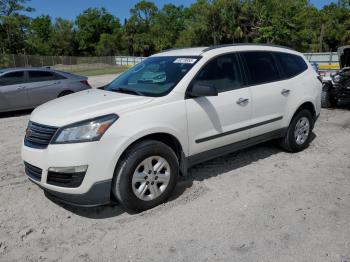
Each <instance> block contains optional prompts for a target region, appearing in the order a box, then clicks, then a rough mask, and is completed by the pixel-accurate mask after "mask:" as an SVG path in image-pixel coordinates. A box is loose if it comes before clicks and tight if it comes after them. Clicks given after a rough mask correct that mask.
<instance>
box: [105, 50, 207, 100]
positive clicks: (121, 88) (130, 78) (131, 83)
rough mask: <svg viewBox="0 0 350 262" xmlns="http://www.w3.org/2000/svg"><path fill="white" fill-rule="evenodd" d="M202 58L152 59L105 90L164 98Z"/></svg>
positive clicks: (133, 69)
mask: <svg viewBox="0 0 350 262" xmlns="http://www.w3.org/2000/svg"><path fill="white" fill-rule="evenodd" d="M199 59H200V57H173V56H171V57H170V56H164V57H150V58H147V59H145V60H144V61H142V62H141V63H139V64H137V65H136V66H134V67H132V68H131V69H129V70H128V71H126V72H125V73H123V74H121V75H120V76H119V77H118V78H116V79H115V80H114V81H113V82H112V83H110V84H109V85H107V86H106V87H105V88H104V89H105V90H108V91H115V92H122V93H129V94H135V95H144V96H164V95H166V94H168V93H169V92H170V91H171V90H172V89H173V88H174V87H175V86H176V85H177V83H178V82H179V81H180V80H181V79H182V78H183V77H184V76H185V75H186V74H187V72H188V71H189V70H190V69H191V68H192V67H193V65H194V64H195V63H197V61H198V60H199Z"/></svg>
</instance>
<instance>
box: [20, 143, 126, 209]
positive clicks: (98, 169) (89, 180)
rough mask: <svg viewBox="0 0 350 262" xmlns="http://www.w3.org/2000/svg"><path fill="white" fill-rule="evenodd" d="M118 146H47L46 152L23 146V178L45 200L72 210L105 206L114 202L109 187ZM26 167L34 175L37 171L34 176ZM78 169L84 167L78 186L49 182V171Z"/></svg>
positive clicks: (87, 144) (97, 144)
mask: <svg viewBox="0 0 350 262" xmlns="http://www.w3.org/2000/svg"><path fill="white" fill-rule="evenodd" d="M118 142H119V143H120V141H115V140H113V141H102V140H101V141H97V142H91V143H76V144H62V145H51V144H50V145H49V146H48V147H47V148H46V149H35V148H31V147H28V146H26V145H24V144H23V145H22V159H23V161H24V162H25V167H26V168H25V170H26V175H27V176H28V178H29V179H30V180H31V181H32V182H34V183H35V184H37V185H38V186H39V187H41V188H42V189H44V191H45V193H46V194H47V195H48V196H51V197H52V198H54V199H56V200H59V201H61V202H65V203H67V204H71V205H75V206H97V205H104V204H108V203H110V202H111V199H113V198H112V194H111V188H112V186H111V185H112V179H113V173H114V169H115V166H116V163H117V160H118V157H119V153H118V148H119V147H120V144H119V143H118ZM111 145H113V146H111ZM28 164H29V166H30V167H31V168H34V171H36V170H38V175H37V176H33V175H32V174H31V173H30V172H29V171H28V168H27V167H28ZM77 166H87V170H86V172H85V174H84V178H83V180H82V182H81V184H79V186H77V187H69V186H62V185H59V186H58V185H57V184H54V183H52V182H51V181H50V179H49V178H50V175H49V169H50V168H62V167H77ZM39 173H40V174H39ZM34 174H35V173H34ZM73 174H74V173H73Z"/></svg>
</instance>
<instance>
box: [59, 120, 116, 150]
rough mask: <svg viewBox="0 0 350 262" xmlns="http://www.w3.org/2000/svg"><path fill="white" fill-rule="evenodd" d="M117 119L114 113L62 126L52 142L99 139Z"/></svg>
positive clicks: (76, 141) (61, 142)
mask: <svg viewBox="0 0 350 262" xmlns="http://www.w3.org/2000/svg"><path fill="white" fill-rule="evenodd" d="M117 119H118V116H117V115H114V114H112V115H106V116H101V117H98V118H94V119H90V120H85V121H82V122H78V123H75V124H71V125H68V126H64V127H61V128H60V129H59V130H58V132H57V133H56V135H55V136H54V138H53V139H52V144H64V143H81V142H91V141H98V140H100V139H101V137H102V136H103V134H104V133H105V132H106V131H107V129H108V128H109V127H110V126H111V125H112V124H113V123H114V122H115V121H116V120H117Z"/></svg>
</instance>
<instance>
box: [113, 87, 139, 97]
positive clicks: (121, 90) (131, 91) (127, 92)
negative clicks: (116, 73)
mask: <svg viewBox="0 0 350 262" xmlns="http://www.w3.org/2000/svg"><path fill="white" fill-rule="evenodd" d="M111 91H115V92H120V93H126V94H133V95H138V96H143V94H142V93H141V92H140V91H137V90H133V89H129V88H125V87H118V88H117V89H112V90H111Z"/></svg>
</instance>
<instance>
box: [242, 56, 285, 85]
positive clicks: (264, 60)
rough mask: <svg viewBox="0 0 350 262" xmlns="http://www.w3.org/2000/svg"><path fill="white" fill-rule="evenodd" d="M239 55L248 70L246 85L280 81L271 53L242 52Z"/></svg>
mask: <svg viewBox="0 0 350 262" xmlns="http://www.w3.org/2000/svg"><path fill="white" fill-rule="evenodd" d="M241 55H242V57H243V59H244V60H245V62H246V65H247V68H248V73H249V78H248V83H249V84H250V85H259V84H263V83H268V82H273V81H278V80H280V75H279V72H278V69H277V65H276V63H275V60H274V58H273V56H272V54H271V53H269V52H243V53H241Z"/></svg>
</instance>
